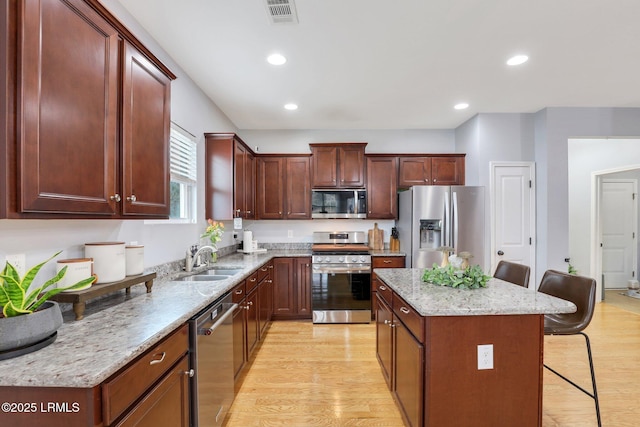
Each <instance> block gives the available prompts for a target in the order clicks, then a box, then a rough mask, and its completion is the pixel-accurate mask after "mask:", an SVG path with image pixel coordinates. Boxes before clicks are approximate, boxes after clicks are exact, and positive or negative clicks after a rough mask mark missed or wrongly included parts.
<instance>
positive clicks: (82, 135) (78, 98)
mask: <svg viewBox="0 0 640 427" xmlns="http://www.w3.org/2000/svg"><path fill="white" fill-rule="evenodd" d="M19 4H20V5H21V6H20V7H21V11H20V12H21V13H20V14H21V24H22V25H21V27H20V28H19V35H18V37H19V39H20V40H21V42H20V43H19V45H20V51H19V52H18V57H19V58H20V60H21V63H20V64H18V70H19V75H18V82H17V85H18V91H19V94H20V96H18V97H17V117H16V119H17V122H18V128H19V129H20V132H18V138H19V139H18V141H17V157H18V164H19V165H20V167H19V168H18V171H17V172H18V174H17V177H18V183H17V188H18V190H17V191H18V195H17V196H18V197H16V199H17V206H16V210H17V211H19V212H65V213H71V214H93V215H104V216H105V217H109V216H112V215H115V214H116V213H117V212H118V210H119V205H118V204H117V203H116V202H115V201H114V200H111V196H115V194H116V193H117V190H116V183H117V148H118V147H117V142H118V91H119V88H118V70H119V64H118V59H119V42H118V34H117V32H116V30H115V29H114V28H113V27H112V26H110V25H109V24H108V23H107V22H106V21H104V20H103V19H102V18H101V17H100V16H98V14H97V13H96V12H94V11H93V10H92V9H90V8H89V7H88V6H87V5H86V4H85V3H84V2H83V1H81V0H67V1H61V0H52V1H27V2H20V3H19Z"/></svg>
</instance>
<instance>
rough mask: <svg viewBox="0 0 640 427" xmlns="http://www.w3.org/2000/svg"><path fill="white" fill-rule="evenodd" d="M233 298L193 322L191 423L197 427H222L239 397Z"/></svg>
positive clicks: (216, 303) (191, 340) (213, 305)
mask: <svg viewBox="0 0 640 427" xmlns="http://www.w3.org/2000/svg"><path fill="white" fill-rule="evenodd" d="M237 307H238V304H234V303H232V301H231V295H230V294H229V295H227V296H225V297H223V298H221V299H220V300H217V301H216V302H214V303H213V304H212V305H210V306H209V307H207V308H206V309H205V310H203V311H202V312H201V313H200V314H198V315H197V316H196V317H194V318H192V319H191V320H190V322H189V343H190V352H191V353H190V362H191V368H192V369H193V370H194V372H195V375H194V376H193V378H192V379H191V420H192V425H193V426H197V427H208V426H219V425H222V423H223V421H224V418H225V416H226V414H227V412H228V411H229V407H230V406H231V404H232V403H233V399H234V397H235V392H234V382H233V312H234V311H235V310H236V308H237Z"/></svg>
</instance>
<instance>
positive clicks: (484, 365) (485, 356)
mask: <svg viewBox="0 0 640 427" xmlns="http://www.w3.org/2000/svg"><path fill="white" fill-rule="evenodd" d="M482 369H493V344H484V345H479V346H478V370H482Z"/></svg>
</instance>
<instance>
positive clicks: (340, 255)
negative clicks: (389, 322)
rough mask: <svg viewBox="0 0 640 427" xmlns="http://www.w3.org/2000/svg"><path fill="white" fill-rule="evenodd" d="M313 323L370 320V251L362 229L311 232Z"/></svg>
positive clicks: (367, 321)
mask: <svg viewBox="0 0 640 427" xmlns="http://www.w3.org/2000/svg"><path fill="white" fill-rule="evenodd" d="M312 253H313V258H312V263H311V268H312V270H311V272H312V282H311V309H312V311H313V323H369V322H370V321H371V255H369V248H368V247H367V245H366V244H365V236H364V232H363V231H330V232H314V233H313V245H312Z"/></svg>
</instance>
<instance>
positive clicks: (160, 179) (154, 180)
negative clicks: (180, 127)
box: [120, 43, 171, 218]
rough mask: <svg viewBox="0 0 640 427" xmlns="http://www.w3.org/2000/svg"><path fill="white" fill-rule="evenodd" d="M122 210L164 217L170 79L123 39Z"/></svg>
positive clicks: (167, 175) (125, 212) (166, 188)
mask: <svg viewBox="0 0 640 427" xmlns="http://www.w3.org/2000/svg"><path fill="white" fill-rule="evenodd" d="M122 86H123V88H122V90H123V97H122V98H123V102H122V193H123V194H122V195H121V196H122V201H121V202H120V203H121V204H122V214H123V215H145V216H150V215H153V216H158V217H166V218H168V217H169V209H170V206H169V205H170V203H169V180H170V176H169V126H170V121H171V80H169V78H168V77H167V76H166V75H165V74H164V73H162V72H161V71H160V69H159V68H157V67H156V66H155V65H154V64H152V63H151V61H149V60H148V59H147V58H146V57H145V56H144V55H143V54H142V53H140V52H139V51H138V50H137V49H135V48H134V47H133V46H131V45H129V44H128V43H125V56H124V73H123V76H122Z"/></svg>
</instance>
